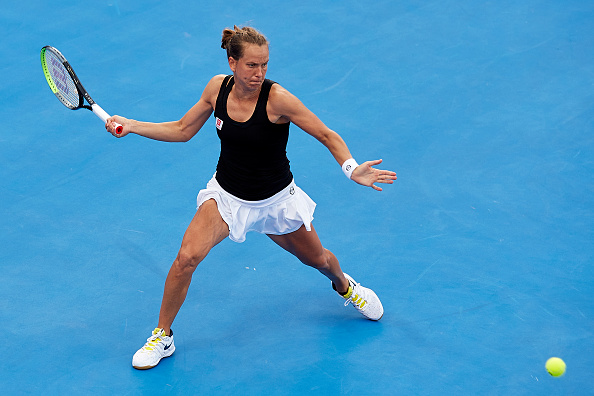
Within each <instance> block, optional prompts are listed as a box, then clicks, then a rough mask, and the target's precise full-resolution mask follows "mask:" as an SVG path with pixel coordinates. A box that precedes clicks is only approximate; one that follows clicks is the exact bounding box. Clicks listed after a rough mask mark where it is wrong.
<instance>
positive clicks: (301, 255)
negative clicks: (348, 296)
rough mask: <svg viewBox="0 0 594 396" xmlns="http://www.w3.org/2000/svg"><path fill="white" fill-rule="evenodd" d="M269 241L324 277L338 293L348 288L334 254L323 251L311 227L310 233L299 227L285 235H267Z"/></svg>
mask: <svg viewBox="0 0 594 396" xmlns="http://www.w3.org/2000/svg"><path fill="white" fill-rule="evenodd" d="M268 236H269V237H270V239H272V240H273V241H274V242H276V244H277V245H279V246H280V247H282V248H283V249H285V250H286V251H288V252H290V253H292V254H293V255H295V256H296V257H297V258H298V259H299V260H301V262H302V263H303V264H306V265H309V266H310V267H313V268H315V269H317V270H318V271H320V272H321V273H322V274H324V275H326V277H327V278H328V279H330V280H331V281H332V282H333V283H334V285H335V286H336V290H337V291H338V292H339V293H342V294H344V293H346V292H347V290H348V287H349V282H348V280H347V279H346V278H345V277H344V274H343V272H342V269H341V268H340V264H339V263H338V259H337V258H336V256H334V254H333V253H332V252H331V251H329V250H328V249H325V248H324V247H323V246H322V243H321V242H320V238H319V237H318V234H317V233H316V230H315V229H314V227H313V225H312V226H311V231H307V230H306V229H305V226H301V228H299V229H298V230H297V231H295V232H292V233H290V234H285V235H268Z"/></svg>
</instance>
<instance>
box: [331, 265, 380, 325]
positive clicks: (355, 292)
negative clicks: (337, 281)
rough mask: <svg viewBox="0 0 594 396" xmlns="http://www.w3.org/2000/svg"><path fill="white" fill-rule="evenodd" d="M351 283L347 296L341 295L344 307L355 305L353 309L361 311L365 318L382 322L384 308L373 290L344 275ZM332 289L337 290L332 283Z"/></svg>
mask: <svg viewBox="0 0 594 396" xmlns="http://www.w3.org/2000/svg"><path fill="white" fill-rule="evenodd" d="M344 276H345V277H346V278H347V280H348V281H349V290H348V291H347V293H346V294H345V295H342V294H340V293H339V295H340V296H341V297H342V298H344V299H345V300H346V301H345V302H344V306H345V307H346V306H347V305H349V304H353V307H355V309H356V310H357V311H359V312H360V313H361V314H362V315H363V316H365V317H366V318H367V319H370V320H380V319H381V318H382V316H384V307H383V306H382V302H381V301H380V299H379V297H378V296H377V295H376V294H375V292H374V291H373V290H371V289H368V288H366V287H363V286H361V284H359V283H357V282H355V280H354V279H353V278H351V277H350V276H349V275H347V274H344ZM332 287H333V288H334V290H336V286H335V285H334V283H332Z"/></svg>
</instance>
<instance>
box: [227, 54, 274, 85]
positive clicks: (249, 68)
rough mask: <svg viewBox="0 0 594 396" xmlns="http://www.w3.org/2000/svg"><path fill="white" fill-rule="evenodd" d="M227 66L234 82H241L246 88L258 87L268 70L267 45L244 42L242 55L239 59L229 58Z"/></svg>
mask: <svg viewBox="0 0 594 396" xmlns="http://www.w3.org/2000/svg"><path fill="white" fill-rule="evenodd" d="M229 67H230V68H231V70H232V71H233V74H234V76H235V80H236V83H241V84H242V85H243V86H244V87H245V88H247V89H248V90H256V89H259V88H260V86H261V85H262V83H263V82H264V79H265V78H266V71H267V70H268V46H267V45H257V44H245V46H244V48H243V56H242V57H241V58H240V59H239V60H236V59H233V58H229Z"/></svg>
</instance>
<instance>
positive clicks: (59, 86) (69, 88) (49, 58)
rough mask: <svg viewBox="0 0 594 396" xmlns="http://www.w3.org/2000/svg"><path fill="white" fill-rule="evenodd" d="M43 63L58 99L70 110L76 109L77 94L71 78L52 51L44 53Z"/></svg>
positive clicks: (77, 102)
mask: <svg viewBox="0 0 594 396" xmlns="http://www.w3.org/2000/svg"><path fill="white" fill-rule="evenodd" d="M45 62H46V66H47V71H48V72H49V75H50V78H51V79H52V82H53V84H54V86H55V88H56V90H57V92H56V93H57V94H58V93H59V95H56V96H58V98H59V99H60V100H61V101H62V102H63V103H64V104H65V105H66V106H67V107H70V108H71V109H74V108H76V107H78V104H79V94H78V90H77V88H76V84H74V81H73V80H72V77H71V76H70V74H69V73H68V71H67V70H66V68H65V67H64V65H63V64H62V61H61V60H60V58H58V57H57V56H56V55H55V54H54V53H53V52H52V51H45Z"/></svg>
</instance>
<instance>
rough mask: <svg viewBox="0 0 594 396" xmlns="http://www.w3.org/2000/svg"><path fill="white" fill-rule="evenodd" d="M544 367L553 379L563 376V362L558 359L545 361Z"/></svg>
mask: <svg viewBox="0 0 594 396" xmlns="http://www.w3.org/2000/svg"><path fill="white" fill-rule="evenodd" d="M545 367H546V369H547V371H548V372H549V374H551V375H552V376H553V377H560V376H562V375H563V374H565V362H564V361H563V360H561V359H560V358H558V357H552V358H550V359H549V360H547V364H545Z"/></svg>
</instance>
